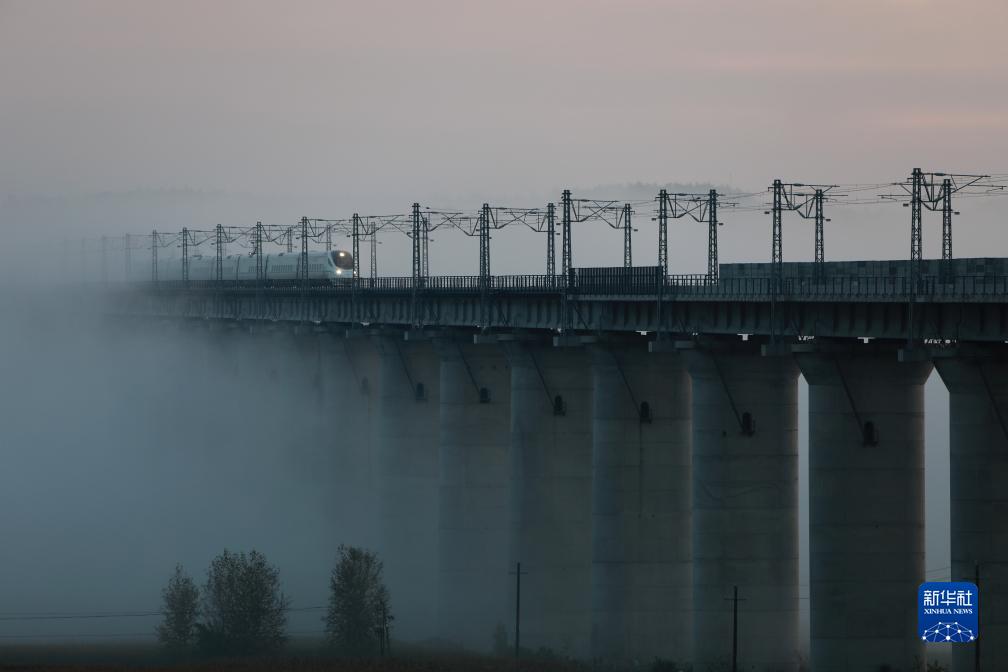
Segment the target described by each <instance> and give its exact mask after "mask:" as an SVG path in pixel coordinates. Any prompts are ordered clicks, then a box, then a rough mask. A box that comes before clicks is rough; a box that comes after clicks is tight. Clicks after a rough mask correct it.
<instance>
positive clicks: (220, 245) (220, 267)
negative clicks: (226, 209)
mask: <svg viewBox="0 0 1008 672" xmlns="http://www.w3.org/2000/svg"><path fill="white" fill-rule="evenodd" d="M216 276H217V284H218V285H220V283H221V282H222V281H223V280H224V227H223V226H222V225H220V224H218V225H217V272H216Z"/></svg>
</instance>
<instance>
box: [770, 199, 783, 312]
mask: <svg viewBox="0 0 1008 672" xmlns="http://www.w3.org/2000/svg"><path fill="white" fill-rule="evenodd" d="M783 196H784V186H783V185H782V184H781V181H780V180H774V181H773V231H772V238H773V240H772V245H771V248H772V249H771V251H770V269H771V276H772V277H773V283H774V292H776V291H777V284H778V283H779V282H780V278H781V275H782V270H783V266H784V241H783V236H782V231H781V219H782V217H781V215H782V214H783V203H782V201H783Z"/></svg>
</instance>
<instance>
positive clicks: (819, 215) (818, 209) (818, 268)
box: [813, 189, 826, 279]
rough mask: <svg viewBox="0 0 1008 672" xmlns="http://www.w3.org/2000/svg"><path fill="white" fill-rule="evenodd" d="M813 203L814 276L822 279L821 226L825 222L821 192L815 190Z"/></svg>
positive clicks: (823, 253)
mask: <svg viewBox="0 0 1008 672" xmlns="http://www.w3.org/2000/svg"><path fill="white" fill-rule="evenodd" d="M813 202H814V203H815V274H816V277H817V278H819V279H822V277H823V263H824V261H825V258H826V251H825V242H824V241H823V224H824V222H825V221H826V220H825V218H824V217H823V190H822V189H816V190H815V195H814V196H813Z"/></svg>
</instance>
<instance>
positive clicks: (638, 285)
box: [140, 267, 1008, 301]
mask: <svg viewBox="0 0 1008 672" xmlns="http://www.w3.org/2000/svg"><path fill="white" fill-rule="evenodd" d="M564 280H565V278H564V276H562V275H555V276H548V275H499V276H492V277H489V278H481V277H480V276H476V275H440V276H431V277H428V278H421V279H419V280H418V281H417V282H414V279H413V278H411V277H398V278H397V277H386V278H373V279H372V278H352V279H347V280H341V281H338V282H336V283H334V284H329V283H323V282H313V283H311V284H309V285H308V286H307V287H306V286H304V285H303V284H302V283H301V282H299V281H280V282H269V283H266V284H263V285H261V286H258V285H257V284H256V283H255V282H251V283H248V282H241V283H238V282H235V281H228V280H225V281H222V282H220V283H218V282H216V281H189V282H188V283H186V282H183V281H178V280H173V281H159V282H145V283H140V285H141V286H142V287H143V288H145V289H155V290H157V291H215V292H219V291H225V292H237V293H241V294H256V293H267V294H272V295H281V296H292V295H310V296H345V295H355V294H356V295H361V296H369V295H396V294H403V295H407V294H412V293H413V292H414V290H415V291H416V292H418V293H423V294H424V295H428V296H429V295H436V294H445V295H474V296H479V295H481V294H483V293H489V294H494V295H501V294H517V295H558V296H559V295H568V296H572V295H576V296H582V297H592V296H637V297H641V296H643V297H652V298H657V297H658V296H662V297H664V298H667V299H676V298H691V297H697V298H710V299H733V300H739V299H742V300H753V301H763V300H771V299H776V300H782V301H786V300H806V299H872V298H877V299H907V300H909V299H912V298H917V299H928V298H942V299H956V298H962V299H973V300H976V299H980V298H985V297H986V298H991V299H995V298H1004V299H1008V276H991V275H967V276H955V277H952V278H948V279H947V280H946V279H943V278H940V277H937V276H925V277H921V278H920V279H918V280H916V281H914V280H913V279H912V278H907V277H904V276H838V277H826V278H822V279H819V278H813V277H784V278H780V279H774V278H770V277H728V278H725V277H722V278H720V279H719V280H712V279H711V278H709V277H708V276H706V275H673V276H668V277H666V278H665V279H664V282H662V281H661V277H660V275H659V273H658V272H657V269H656V268H653V267H642V268H633V269H622V268H619V269H574V270H573V271H572V273H571V275H570V276H569V277H568V278H566V280H567V282H564ZM414 285H415V286H414Z"/></svg>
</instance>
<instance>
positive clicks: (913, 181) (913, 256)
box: [910, 168, 924, 294]
mask: <svg viewBox="0 0 1008 672" xmlns="http://www.w3.org/2000/svg"><path fill="white" fill-rule="evenodd" d="M923 182H924V177H923V175H922V173H921V169H920V168H914V169H913V173H912V174H911V175H910V275H911V278H912V280H911V284H912V286H913V292H914V293H915V294H916V293H917V282H918V280H919V279H920V274H921V258H922V256H923V251H922V243H921V188H922V186H923Z"/></svg>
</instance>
